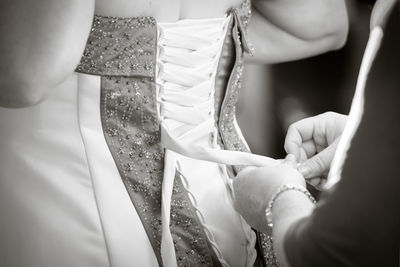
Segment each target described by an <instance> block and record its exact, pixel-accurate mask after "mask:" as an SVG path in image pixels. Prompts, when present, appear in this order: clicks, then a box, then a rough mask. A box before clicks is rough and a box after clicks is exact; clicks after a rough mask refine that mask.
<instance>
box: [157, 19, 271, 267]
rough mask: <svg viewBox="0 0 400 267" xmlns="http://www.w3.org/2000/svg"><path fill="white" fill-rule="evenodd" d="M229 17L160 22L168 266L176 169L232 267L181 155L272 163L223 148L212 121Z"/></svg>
mask: <svg viewBox="0 0 400 267" xmlns="http://www.w3.org/2000/svg"><path fill="white" fill-rule="evenodd" d="M228 23H229V17H228V18H222V19H221V18H219V19H207V20H204V19H202V20H201V21H200V22H199V21H198V20H181V21H178V22H174V23H160V24H158V43H157V51H158V53H157V79H156V84H157V101H158V112H159V117H160V121H161V143H162V145H163V146H164V148H165V149H166V151H165V169H164V179H163V185H162V207H161V209H162V211H161V213H162V214H161V216H162V242H161V256H162V259H163V264H164V266H166V267H171V266H176V265H177V263H176V258H175V249H174V245H173V240H172V236H171V232H170V229H169V225H170V209H171V207H170V206H171V196H172V189H173V183H174V177H175V174H176V171H177V170H178V172H179V175H180V176H181V178H182V180H183V184H184V187H185V189H186V191H187V192H188V194H189V196H190V199H191V201H192V204H193V206H194V208H195V210H196V213H197V215H198V217H199V220H200V222H201V223H202V226H203V227H204V230H205V234H206V236H207V238H208V239H209V241H210V244H211V245H212V247H213V249H214V251H215V253H216V255H217V256H218V258H219V260H220V262H221V264H222V265H223V266H229V265H228V263H227V262H226V261H225V260H224V259H223V256H222V253H221V252H220V250H219V249H218V245H217V244H216V242H215V239H214V236H213V233H212V232H211V231H210V230H209V229H208V228H207V222H206V221H205V220H204V217H203V216H202V214H201V212H200V210H199V209H198V205H197V201H196V199H195V197H194V195H193V194H192V193H191V191H190V187H189V185H188V182H187V180H186V178H185V177H184V175H183V173H182V172H181V169H180V167H179V162H178V155H177V154H176V153H178V154H181V155H184V156H187V157H189V158H194V159H199V160H207V161H213V162H216V163H221V164H229V165H253V166H270V165H273V164H276V161H275V160H274V159H271V158H267V157H263V156H259V155H253V154H250V153H244V152H238V151H225V150H221V149H220V148H219V146H218V145H217V134H218V130H217V128H216V126H215V120H214V113H215V112H214V87H215V74H216V69H217V66H218V60H219V56H220V53H221V50H222V46H223V43H224V42H223V41H224V37H225V34H226V30H227V28H228V27H227V26H228ZM244 228H245V227H244ZM244 230H245V232H246V237H247V239H248V243H249V246H248V254H249V257H248V258H249V259H248V265H249V266H250V265H251V264H252V263H253V262H254V260H255V257H256V255H255V251H254V244H255V235H254V233H253V232H252V231H251V229H250V227H248V226H247V228H246V229H244Z"/></svg>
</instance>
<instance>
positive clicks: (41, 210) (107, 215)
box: [0, 17, 271, 267]
mask: <svg viewBox="0 0 400 267" xmlns="http://www.w3.org/2000/svg"><path fill="white" fill-rule="evenodd" d="M228 19H229V17H227V18H222V19H210V20H185V21H179V22H177V23H162V24H159V31H160V32H159V33H160V35H159V44H160V48H159V62H158V67H159V70H160V71H159V73H158V76H157V84H158V86H157V89H158V90H159V91H158V98H159V114H160V120H161V121H162V140H163V145H164V146H165V147H167V149H166V153H165V156H166V157H165V163H166V164H165V175H164V184H163V211H162V213H163V223H164V225H168V224H165V223H166V222H168V220H169V212H170V205H169V204H170V195H171V185H172V181H173V178H174V174H175V171H176V169H178V172H179V173H180V174H181V175H180V177H181V179H183V182H184V184H185V187H186V190H187V191H188V193H189V195H190V197H191V200H192V202H193V204H194V205H195V208H196V209H197V214H198V216H199V218H200V220H201V222H202V224H203V227H204V229H205V231H206V233H207V236H208V238H209V239H210V242H211V243H212V245H213V248H214V250H215V252H216V254H217V255H218V257H219V258H220V260H221V261H222V263H223V264H224V265H230V266H250V265H251V264H252V262H253V261H254V258H255V251H254V241H255V237H254V234H253V233H252V232H251V231H250V228H249V227H248V226H247V225H246V224H245V223H244V221H243V220H242V218H241V217H240V216H239V215H238V214H237V213H236V212H235V210H234V209H233V207H232V199H231V191H230V190H231V189H230V180H229V178H228V176H227V174H226V168H225V166H224V165H220V164H218V163H213V162H210V161H203V160H199V158H200V159H201V158H202V157H203V159H207V160H213V161H216V162H220V163H229V164H240V163H243V162H245V163H246V162H247V163H248V164H253V163H254V165H258V164H257V161H258V160H260V159H261V161H263V162H262V163H263V164H270V163H271V161H270V160H269V159H262V158H260V157H257V156H255V157H251V156H249V154H245V153H243V154H241V153H235V152H233V153H231V152H225V151H222V150H220V149H219V148H218V146H217V145H216V128H215V126H214V124H215V122H214V120H213V117H214V116H213V114H214V110H213V109H214V98H213V93H214V80H215V79H214V78H215V73H216V68H217V64H218V58H219V54H220V52H221V48H222V42H223V40H222V39H223V38H224V36H225V32H226V27H227V22H228ZM0 123H1V126H0V266H12V267H54V266H57V267H70V266H85V267H101V266H113V267H131V266H158V263H157V259H156V256H155V254H154V251H153V248H152V247H151V244H150V242H149V239H148V237H147V234H146V232H145V230H144V228H143V225H142V222H141V220H140V218H139V216H138V214H137V212H136V210H135V208H134V206H133V205H132V203H131V200H130V197H129V195H128V193H127V191H126V188H125V186H124V184H123V182H122V179H121V177H120V175H119V172H118V169H117V167H116V165H115V163H114V161H113V158H112V155H111V153H110V151H109V149H108V146H107V143H106V141H105V139H104V134H103V128H102V124H101V118H100V77H99V76H93V75H86V74H77V73H75V74H73V75H71V77H69V78H68V79H67V80H66V81H64V82H63V83H62V84H60V85H59V86H58V87H57V88H55V89H54V90H53V91H52V92H50V95H49V97H48V99H46V100H45V101H44V102H42V103H41V104H39V105H37V106H34V107H30V108H24V109H16V110H9V109H4V108H0ZM189 143H190V145H189ZM177 152H178V153H180V154H178V153H177ZM184 155H186V156H184ZM199 155H200V156H199ZM187 156H188V157H187ZM193 158H197V159H193ZM249 158H251V160H249ZM259 163H260V162H259ZM164 230H165V231H163V261H164V263H165V266H166V267H170V266H176V261H175V258H174V251H173V247H172V246H171V244H172V243H170V239H169V237H170V236H169V234H170V233H169V229H164Z"/></svg>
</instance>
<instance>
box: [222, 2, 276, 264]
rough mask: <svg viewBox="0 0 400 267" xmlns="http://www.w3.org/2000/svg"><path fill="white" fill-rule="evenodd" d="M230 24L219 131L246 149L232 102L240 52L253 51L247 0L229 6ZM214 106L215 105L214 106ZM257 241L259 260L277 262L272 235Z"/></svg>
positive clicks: (230, 145) (232, 145)
mask: <svg viewBox="0 0 400 267" xmlns="http://www.w3.org/2000/svg"><path fill="white" fill-rule="evenodd" d="M232 12H233V14H234V24H233V28H232V39H233V42H234V46H235V50H234V51H235V57H236V59H235V63H234V65H233V68H232V72H231V76H230V78H229V81H228V86H227V89H226V93H225V97H224V99H223V102H222V106H221V109H220V110H221V112H220V117H219V131H220V138H221V143H223V145H224V147H225V149H229V150H235V151H244V152H250V149H249V148H248V146H247V143H246V141H245V140H244V139H243V137H242V134H241V132H240V129H239V128H238V126H237V124H236V103H237V99H238V95H239V90H240V89H241V88H242V79H243V68H244V62H243V53H244V52H245V51H246V52H249V53H253V51H254V49H253V47H252V45H251V43H250V42H249V41H248V37H247V27H248V25H249V22H250V17H251V3H250V1H248V0H246V1H245V2H243V3H242V5H240V7H238V8H233V9H232ZM216 110H217V109H216ZM233 168H234V170H235V172H236V173H237V172H239V171H240V170H241V169H242V166H233ZM258 236H259V238H260V244H261V248H260V249H261V252H262V254H263V255H262V256H263V260H264V262H265V264H266V266H267V267H276V266H279V264H278V262H277V260H276V257H275V252H274V251H273V246H272V239H271V237H270V236H268V235H265V234H263V233H258Z"/></svg>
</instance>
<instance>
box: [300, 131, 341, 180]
mask: <svg viewBox="0 0 400 267" xmlns="http://www.w3.org/2000/svg"><path fill="white" fill-rule="evenodd" d="M338 142H339V139H337V140H336V141H335V142H333V143H332V144H331V145H330V146H328V147H327V148H325V149H324V150H322V151H321V152H320V153H318V154H317V155H315V156H314V157H312V158H310V159H308V160H307V161H305V162H303V163H302V164H301V165H300V166H299V168H298V170H299V172H300V173H301V174H302V175H303V176H304V177H305V178H314V177H320V176H322V175H323V174H324V173H326V172H327V171H328V170H329V168H330V166H331V162H332V159H333V156H334V155H335V151H336V148H337V144H338Z"/></svg>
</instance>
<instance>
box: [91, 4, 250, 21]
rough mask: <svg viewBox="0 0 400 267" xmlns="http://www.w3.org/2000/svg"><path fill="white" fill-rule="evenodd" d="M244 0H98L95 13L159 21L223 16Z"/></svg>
mask: <svg viewBox="0 0 400 267" xmlns="http://www.w3.org/2000/svg"><path fill="white" fill-rule="evenodd" d="M241 2H243V0H218V1H215V0H200V1H199V0H169V1H164V0H134V1H132V0H113V1H109V0H96V7H95V13H96V14H101V15H109V16H115V17H139V16H151V17H154V18H156V20H157V21H159V22H165V21H176V20H179V19H187V18H189V19H190V18H212V17H222V16H224V14H225V13H226V11H227V10H228V9H229V8H230V7H233V6H237V5H238V4H240V3H241Z"/></svg>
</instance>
